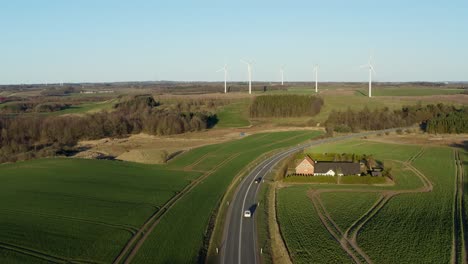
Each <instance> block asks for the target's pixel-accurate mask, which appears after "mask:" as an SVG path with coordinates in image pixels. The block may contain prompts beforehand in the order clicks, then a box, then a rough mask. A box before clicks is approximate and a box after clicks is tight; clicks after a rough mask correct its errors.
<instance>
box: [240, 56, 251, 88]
mask: <svg viewBox="0 0 468 264" xmlns="http://www.w3.org/2000/svg"><path fill="white" fill-rule="evenodd" d="M241 62H243V63H244V64H246V65H247V72H248V74H249V94H252V63H251V62H250V61H245V60H241Z"/></svg>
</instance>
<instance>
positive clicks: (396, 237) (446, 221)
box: [358, 148, 455, 263]
mask: <svg viewBox="0 0 468 264" xmlns="http://www.w3.org/2000/svg"><path fill="white" fill-rule="evenodd" d="M414 166H415V167H417V168H418V169H419V170H420V171H421V172H423V173H424V174H425V175H426V176H427V177H428V178H429V179H430V180H431V181H432V182H433V184H434V190H433V192H430V193H421V194H402V195H399V196H397V197H394V198H392V199H391V200H390V201H389V203H388V204H387V205H386V206H385V207H384V208H383V209H382V210H381V211H380V212H379V213H378V214H377V215H376V216H375V217H374V218H372V219H371V221H370V222H369V223H368V224H366V225H365V226H364V228H363V230H362V232H361V233H360V234H359V235H358V243H360V245H361V247H362V248H363V249H364V250H365V251H366V252H367V253H368V255H369V256H370V257H371V258H372V259H373V260H374V261H375V262H376V263H449V262H450V252H451V245H452V206H453V189H454V180H455V175H454V162H453V155H452V150H451V149H449V148H430V149H428V150H427V151H426V152H425V153H424V154H423V155H422V156H421V157H420V158H418V159H416V160H415V162H414Z"/></svg>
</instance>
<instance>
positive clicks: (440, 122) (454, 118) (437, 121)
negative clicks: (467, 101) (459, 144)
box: [426, 107, 468, 134]
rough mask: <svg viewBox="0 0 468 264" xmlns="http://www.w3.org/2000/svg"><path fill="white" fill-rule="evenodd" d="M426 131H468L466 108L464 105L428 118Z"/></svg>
mask: <svg viewBox="0 0 468 264" xmlns="http://www.w3.org/2000/svg"><path fill="white" fill-rule="evenodd" d="M426 131H427V132H428V133H431V134H444V133H449V134H452V133H456V134H461V133H468V108H467V107H464V108H462V109H460V110H457V111H453V112H450V113H448V114H445V115H440V116H438V117H436V118H433V119H430V120H428V122H427V124H426Z"/></svg>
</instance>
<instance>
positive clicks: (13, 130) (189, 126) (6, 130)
mask: <svg viewBox="0 0 468 264" xmlns="http://www.w3.org/2000/svg"><path fill="white" fill-rule="evenodd" d="M148 97H150V96H146V97H145V96H143V97H141V96H136V97H134V98H133V99H132V100H131V101H130V102H126V103H122V104H118V105H116V107H115V110H114V111H112V112H99V113H94V114H86V115H82V116H78V115H76V116H66V117H65V116H37V115H19V116H16V117H14V118H13V117H7V116H0V132H1V133H0V162H7V161H17V160H25V159H30V158H35V157H45V156H53V155H57V154H67V153H68V152H70V151H73V147H74V146H75V145H76V144H77V142H78V141H79V140H92V139H100V138H105V137H123V136H127V135H129V134H137V133H141V132H144V133H148V134H151V135H171V134H180V133H185V132H190V131H199V130H203V129H206V128H210V127H212V126H214V125H215V124H216V122H217V118H216V115H214V114H211V113H208V112H204V113H202V112H199V113H191V112H177V111H171V110H168V109H160V108H159V107H157V105H158V102H155V101H154V99H153V98H152V97H151V98H148ZM142 102H146V103H142Z"/></svg>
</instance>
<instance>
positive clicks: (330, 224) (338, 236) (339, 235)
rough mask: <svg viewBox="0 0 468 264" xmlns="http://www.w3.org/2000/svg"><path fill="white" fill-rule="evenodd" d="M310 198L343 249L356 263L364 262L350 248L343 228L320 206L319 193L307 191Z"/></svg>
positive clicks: (322, 220)
mask: <svg viewBox="0 0 468 264" xmlns="http://www.w3.org/2000/svg"><path fill="white" fill-rule="evenodd" d="M307 195H308V196H309V198H310V199H311V200H312V203H313V205H314V208H315V211H316V212H317V214H318V216H319V218H320V221H321V222H322V224H323V225H324V226H325V228H326V229H327V230H328V232H329V233H330V235H332V237H333V238H334V239H335V240H336V242H338V243H339V244H340V246H341V248H343V250H344V251H345V252H346V253H347V254H348V256H349V257H350V258H351V259H353V260H354V262H356V263H359V264H360V263H362V261H361V259H360V256H357V255H356V253H355V252H354V251H353V250H352V249H351V248H350V244H349V242H348V240H347V239H346V238H344V237H343V233H342V232H341V230H340V229H339V228H338V226H337V225H336V223H335V222H334V221H333V219H331V217H329V215H328V217H327V213H325V212H324V211H323V210H322V209H323V208H321V206H320V202H319V201H318V199H317V193H316V192H314V191H313V190H312V191H309V192H308V193H307Z"/></svg>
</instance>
